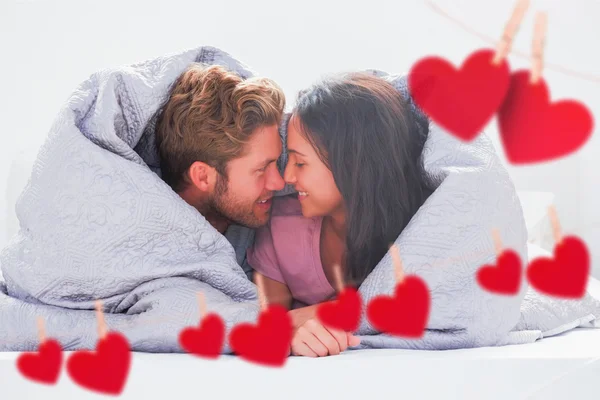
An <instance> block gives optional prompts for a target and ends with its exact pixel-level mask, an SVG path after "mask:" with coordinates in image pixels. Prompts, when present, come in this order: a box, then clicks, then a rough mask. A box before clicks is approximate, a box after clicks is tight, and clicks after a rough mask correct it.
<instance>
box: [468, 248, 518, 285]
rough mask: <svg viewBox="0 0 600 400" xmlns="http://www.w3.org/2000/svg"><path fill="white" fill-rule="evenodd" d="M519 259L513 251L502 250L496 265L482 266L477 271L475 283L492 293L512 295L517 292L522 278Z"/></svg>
mask: <svg viewBox="0 0 600 400" xmlns="http://www.w3.org/2000/svg"><path fill="white" fill-rule="evenodd" d="M522 273H523V271H522V266H521V258H520V257H519V255H518V254H517V253H516V252H514V251H513V250H504V251H503V252H502V253H501V254H500V256H498V261H497V265H488V264H486V265H484V266H482V267H481V268H479V271H477V282H478V283H479V285H480V286H481V287H483V288H484V289H485V290H488V291H490V292H493V293H498V294H506V295H514V294H517V293H518V292H519V288H520V287H521V277H522Z"/></svg>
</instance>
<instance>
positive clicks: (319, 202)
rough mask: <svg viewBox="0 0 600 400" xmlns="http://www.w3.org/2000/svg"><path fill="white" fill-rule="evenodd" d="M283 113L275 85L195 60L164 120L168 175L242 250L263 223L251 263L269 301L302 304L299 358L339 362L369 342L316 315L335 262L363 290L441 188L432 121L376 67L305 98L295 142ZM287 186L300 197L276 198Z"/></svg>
mask: <svg viewBox="0 0 600 400" xmlns="http://www.w3.org/2000/svg"><path fill="white" fill-rule="evenodd" d="M284 107H285V99H284V94H283V92H282V91H281V89H280V88H279V87H278V85H277V84H275V83H274V82H273V81H271V80H269V79H265V78H249V79H247V80H244V79H242V78H241V77H239V76H238V75H237V74H235V73H233V72H229V71H228V70H226V69H224V68H223V67H221V66H209V67H205V66H203V65H201V64H194V65H192V66H191V67H190V68H188V69H187V70H186V71H185V72H184V73H183V74H182V75H181V76H180V77H179V78H178V79H177V80H176V82H175V83H174V85H173V87H172V89H171V92H170V95H169V99H168V100H167V102H166V104H164V106H163V108H162V110H161V111H160V115H159V118H158V121H157V127H156V146H157V150H158V153H159V156H160V167H161V174H162V178H163V180H164V181H165V182H166V183H167V184H169V186H171V188H172V189H173V190H174V191H175V192H176V193H177V194H178V195H179V196H180V197H181V198H182V199H183V200H185V201H186V202H187V203H188V204H190V205H191V206H193V207H195V208H196V209H197V210H198V211H199V212H200V213H201V214H202V215H203V216H204V218H206V220H207V221H208V222H210V223H211V225H212V226H213V227H214V228H215V229H217V230H218V231H219V232H220V233H221V234H223V235H225V237H227V238H228V239H229V240H230V242H231V244H232V245H233V247H234V248H235V249H236V250H239V248H240V246H244V244H243V243H236V235H232V234H229V233H230V232H231V231H233V230H234V229H236V227H237V228H239V227H240V226H242V227H246V228H251V229H256V235H255V240H254V243H253V244H252V245H251V246H250V247H248V248H245V246H244V248H243V251H247V257H246V260H245V262H244V265H243V268H244V270H245V272H246V273H247V275H248V277H249V278H250V279H252V275H253V274H260V276H261V278H262V280H263V282H264V289H265V295H266V297H267V300H268V302H269V303H271V304H280V305H282V306H284V307H286V308H287V309H288V310H290V309H291V310H290V311H289V313H290V317H291V319H292V322H293V325H294V329H295V332H294V336H293V340H292V346H291V353H292V354H293V355H302V356H311V357H317V356H326V355H334V354H339V353H340V352H341V351H344V350H346V349H347V348H348V347H349V346H356V345H358V344H359V339H358V338H357V337H355V336H353V335H351V334H350V333H345V332H339V331H336V330H334V329H330V328H327V327H325V326H323V325H321V324H320V323H319V322H318V320H317V319H316V317H315V316H316V307H317V306H318V304H319V303H322V302H324V301H327V300H330V299H332V298H333V297H334V296H335V290H334V287H336V284H335V279H334V277H335V273H334V271H335V268H336V266H340V267H341V273H342V276H343V279H344V282H345V283H346V284H347V285H351V286H354V287H359V286H360V284H361V283H362V282H363V281H364V279H365V278H366V277H367V276H368V275H369V273H370V272H371V271H372V270H373V268H374V267H375V266H376V265H377V264H378V262H379V261H380V260H381V259H382V257H383V256H384V255H385V254H386V252H387V250H388V248H389V245H390V244H391V243H393V242H394V240H395V239H396V238H397V237H398V235H399V234H400V232H401V231H402V230H403V229H404V227H405V226H406V225H407V224H408V222H409V221H410V219H411V218H412V216H413V215H414V214H415V213H416V211H417V210H418V209H419V207H420V206H421V205H422V204H423V203H424V202H425V200H426V199H427V197H428V196H429V195H430V194H431V193H432V189H431V187H430V185H429V183H428V179H427V177H426V175H425V172H424V169H423V166H422V159H421V154H422V151H423V146H424V144H425V141H426V139H427V134H428V129H429V125H428V121H427V119H426V118H425V117H424V116H422V115H419V114H417V113H415V112H413V111H412V110H411V107H410V105H409V103H408V101H407V100H406V99H404V98H403V97H402V95H401V94H400V92H399V91H398V90H396V88H394V87H393V86H392V85H391V84H390V83H389V82H387V81H386V80H384V79H382V78H379V77H376V76H374V75H371V74H368V73H348V74H340V75H337V76H334V77H329V78H326V79H323V80H321V81H320V82H318V83H316V84H314V85H313V86H311V87H310V88H308V89H306V90H304V91H302V92H301V93H300V94H299V96H298V99H297V102H296V104H295V106H294V109H293V110H292V112H291V115H290V116H289V120H288V124H287V143H282V140H281V137H280V135H279V125H280V123H281V121H282V119H283V118H284V115H283V114H284ZM284 145H285V146H286V149H285V150H286V151H285V152H283V154H284V155H285V154H287V163H286V164H285V170H284V174H283V176H282V175H281V174H280V171H279V169H278V164H277V162H278V160H279V159H280V157H281V156H282V151H283V150H284V149H283V146H284ZM286 184H287V185H289V187H288V189H289V188H293V189H295V191H296V192H297V193H296V194H291V195H286V196H276V197H274V194H275V192H278V191H282V190H283V189H284V187H285V186H286ZM255 278H256V276H255ZM299 304H301V305H303V306H304V307H297V306H298V305H299Z"/></svg>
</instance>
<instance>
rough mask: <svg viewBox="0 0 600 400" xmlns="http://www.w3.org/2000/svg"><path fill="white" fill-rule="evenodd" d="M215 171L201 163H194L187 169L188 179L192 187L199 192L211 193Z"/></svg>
mask: <svg viewBox="0 0 600 400" xmlns="http://www.w3.org/2000/svg"><path fill="white" fill-rule="evenodd" d="M216 174H217V171H216V170H215V169H214V168H213V167H211V166H210V165H208V164H206V163H203V162H202V161H195V162H194V163H193V164H192V165H191V166H190V168H189V169H188V178H189V180H190V182H191V184H192V185H193V186H195V187H196V188H197V189H198V190H200V191H201V192H205V193H208V192H210V191H212V189H213V187H214V185H215V181H216Z"/></svg>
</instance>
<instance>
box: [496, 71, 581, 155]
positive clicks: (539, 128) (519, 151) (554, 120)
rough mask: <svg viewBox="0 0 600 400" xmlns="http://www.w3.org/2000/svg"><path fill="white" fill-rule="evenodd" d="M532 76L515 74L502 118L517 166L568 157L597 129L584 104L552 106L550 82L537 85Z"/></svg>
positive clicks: (502, 129) (509, 150)
mask: <svg viewBox="0 0 600 400" xmlns="http://www.w3.org/2000/svg"><path fill="white" fill-rule="evenodd" d="M529 76H530V75H529V71H518V72H515V73H514V74H513V75H512V77H511V80H510V89H509V91H508V94H507V95H506V99H505V100H504V103H503V104H502V107H501V108H500V110H499V115H498V124H499V127H500V137H501V139H502V145H503V146H504V151H505V152H506V156H507V158H508V161H510V162H511V163H513V164H530V163H537V162H542V161H548V160H552V159H555V158H559V157H563V156H566V155H567V154H569V153H572V152H574V151H575V150H577V149H578V148H580V147H581V146H582V145H583V144H584V143H585V142H586V141H587V140H588V139H589V137H590V135H591V133H592V128H593V118H592V114H591V112H590V111H589V110H588V109H587V108H586V107H585V106H584V105H583V104H582V103H579V102H577V101H574V100H562V101H558V102H555V103H550V93H549V91H548V87H547V86H546V82H545V81H544V80H543V79H541V80H540V81H539V82H538V83H537V84H535V85H533V84H531V83H530V82H529Z"/></svg>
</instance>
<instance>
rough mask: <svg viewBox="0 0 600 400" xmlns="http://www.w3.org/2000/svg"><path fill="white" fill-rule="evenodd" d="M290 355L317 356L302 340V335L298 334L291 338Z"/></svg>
mask: <svg viewBox="0 0 600 400" xmlns="http://www.w3.org/2000/svg"><path fill="white" fill-rule="evenodd" d="M292 355H294V356H305V357H318V355H317V353H315V352H314V351H312V349H311V348H310V347H308V345H307V344H306V343H304V342H303V340H302V337H301V336H299V335H296V336H294V338H293V339H292Z"/></svg>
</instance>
